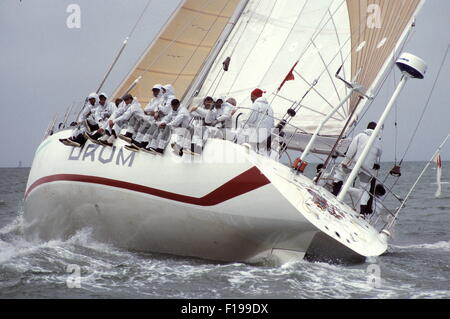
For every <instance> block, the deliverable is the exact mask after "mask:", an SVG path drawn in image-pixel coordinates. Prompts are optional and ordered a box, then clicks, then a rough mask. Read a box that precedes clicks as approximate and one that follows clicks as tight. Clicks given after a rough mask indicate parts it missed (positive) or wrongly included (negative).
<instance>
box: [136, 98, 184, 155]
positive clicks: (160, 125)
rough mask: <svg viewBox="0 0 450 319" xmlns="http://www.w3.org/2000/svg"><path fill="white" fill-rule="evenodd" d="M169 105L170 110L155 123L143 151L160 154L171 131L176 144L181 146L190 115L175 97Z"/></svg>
mask: <svg viewBox="0 0 450 319" xmlns="http://www.w3.org/2000/svg"><path fill="white" fill-rule="evenodd" d="M171 107H172V111H171V112H170V113H169V114H168V115H167V116H165V117H164V118H163V119H162V120H161V121H160V122H157V123H156V124H157V129H156V130H155V132H154V133H153V135H152V138H151V140H150V143H149V146H148V147H147V148H145V149H143V150H144V151H146V152H148V153H153V154H159V155H162V154H163V153H164V149H165V148H166V146H167V143H168V142H169V139H170V136H171V132H172V131H173V133H174V134H177V141H176V144H178V145H181V146H183V144H184V143H183V142H184V141H183V140H182V139H183V137H184V131H185V130H186V128H187V127H188V125H189V122H190V120H191V115H190V114H189V111H188V110H187V109H186V107H181V106H180V101H179V100H177V99H174V100H172V102H171ZM177 129H180V130H177Z"/></svg>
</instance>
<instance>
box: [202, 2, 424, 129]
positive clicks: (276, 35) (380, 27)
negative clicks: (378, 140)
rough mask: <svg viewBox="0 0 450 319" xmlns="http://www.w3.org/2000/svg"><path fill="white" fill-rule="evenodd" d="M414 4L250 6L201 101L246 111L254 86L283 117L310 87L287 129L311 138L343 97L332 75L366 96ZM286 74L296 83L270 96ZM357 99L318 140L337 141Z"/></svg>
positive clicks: (403, 30) (406, 25) (398, 41)
mask: <svg viewBox="0 0 450 319" xmlns="http://www.w3.org/2000/svg"><path fill="white" fill-rule="evenodd" d="M421 4H422V1H420V0H408V1H403V0H402V1H390V0H373V1H360V0H314V1H313V0H283V1H274V0H252V1H250V3H249V5H248V6H247V8H248V10H247V11H246V12H245V13H244V14H243V15H242V16H241V18H240V20H239V22H238V24H237V25H236V27H235V29H234V31H233V33H232V35H231V36H230V37H229V40H228V43H227V44H226V45H225V46H224V48H223V49H222V52H221V54H220V55H219V58H218V59H217V60H216V63H215V65H214V66H213V68H212V69H211V72H210V74H209V76H208V78H207V79H206V81H205V83H204V85H203V87H202V89H201V91H200V96H205V95H215V96H219V95H227V96H232V97H234V98H236V99H237V101H238V104H239V106H243V107H250V106H251V101H250V92H251V91H252V90H253V89H254V88H256V87H259V88H261V89H263V90H265V91H267V97H268V98H269V101H271V102H272V107H273V108H274V111H275V116H276V117H279V118H282V117H283V116H284V115H285V114H286V111H287V110H288V109H289V108H290V107H292V105H295V103H298V102H299V101H300V99H301V97H302V96H303V95H304V94H305V92H307V91H308V89H310V88H311V86H312V85H313V83H315V81H317V84H315V85H314V88H313V89H311V90H310V93H309V94H307V96H306V97H305V98H304V99H303V101H302V103H301V105H302V106H301V107H300V109H299V111H298V112H297V115H296V116H295V117H294V118H293V119H292V120H291V122H290V123H291V124H293V125H295V126H297V127H299V128H301V129H302V130H303V131H304V132H306V133H312V132H314V130H315V128H316V127H317V126H318V124H319V123H320V121H321V120H322V119H323V118H324V117H325V115H326V114H327V113H329V112H330V111H331V110H332V108H333V107H335V106H336V105H338V104H339V103H340V102H341V101H342V100H343V98H344V97H345V96H346V95H347V93H348V88H347V87H346V86H345V85H344V83H343V82H342V81H340V80H338V79H337V78H336V77H335V76H334V75H335V73H336V71H337V70H338V69H339V68H340V67H341V66H342V69H341V73H340V75H341V77H343V78H344V79H346V80H347V81H349V82H350V81H357V82H358V83H359V84H361V85H362V86H363V87H364V88H366V89H367V90H368V91H369V93H373V92H374V91H375V89H376V87H377V84H378V83H379V82H380V80H381V79H382V75H383V74H384V72H385V71H386V70H387V69H388V66H389V63H390V62H391V60H392V57H393V53H394V52H395V50H396V49H398V46H399V45H400V44H401V43H402V41H403V40H404V38H405V36H406V34H407V31H408V30H409V28H410V26H411V24H412V22H413V19H414V16H415V14H416V13H417V11H418V9H419V8H420V6H421ZM228 56H229V57H231V64H230V68H229V71H228V72H224V71H223V70H222V62H223V60H224V59H225V58H226V57H228ZM294 65H295V67H294ZM293 67H294V68H293ZM291 69H292V70H293V72H292V75H293V76H294V78H295V80H293V81H288V82H285V84H284V86H283V87H282V88H281V90H280V91H279V92H277V90H278V88H279V86H280V84H281V83H282V82H283V80H284V79H285V78H286V76H287V75H288V73H289V71H290V70H291ZM277 93H278V94H277ZM358 100H359V98H358V96H357V95H356V94H355V96H354V97H353V98H352V99H350V100H349V101H348V103H346V105H345V107H344V108H343V109H342V110H341V111H340V112H338V114H336V115H335V116H333V117H332V118H331V119H330V121H329V122H328V123H327V124H326V125H325V126H324V128H323V130H322V131H321V135H325V136H338V135H339V134H340V133H341V131H342V129H343V127H344V125H345V124H346V122H347V120H348V118H349V117H350V115H351V113H352V110H353V109H354V108H355V107H356V105H357V103H358ZM363 106H364V103H361V104H360V106H359V107H358V109H357V110H356V112H355V115H354V116H355V118H357V116H358V114H359V112H360V111H361V109H362V107H363Z"/></svg>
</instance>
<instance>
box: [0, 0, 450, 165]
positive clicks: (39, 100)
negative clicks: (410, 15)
mask: <svg viewBox="0 0 450 319" xmlns="http://www.w3.org/2000/svg"><path fill="white" fill-rule="evenodd" d="M178 3H179V0H152V2H151V4H150V7H149V9H148V10H147V11H146V12H145V15H144V16H143V19H142V20H141V22H140V23H139V25H138V26H137V28H136V30H135V32H134V33H133V36H132V38H131V39H130V41H129V44H128V46H127V48H126V49H125V51H124V53H123V54H122V56H121V58H120V60H119V61H118V63H117V65H116V67H115V68H114V70H113V72H112V73H111V76H110V77H109V78H108V81H107V82H106V84H105V86H104V88H103V91H105V92H108V93H110V94H111V93H112V92H113V91H114V89H115V88H116V87H117V86H118V84H119V83H120V82H121V80H122V79H123V77H124V76H125V75H126V74H127V73H128V72H129V71H130V69H131V68H132V67H133V65H134V64H135V62H136V60H137V59H138V58H139V56H140V55H141V54H142V52H143V51H144V50H145V48H146V47H147V46H148V44H149V42H150V41H151V39H153V38H154V37H155V36H156V34H157V33H158V31H159V30H160V28H161V27H162V25H163V23H164V22H165V21H166V19H167V17H168V16H169V15H170V14H171V13H172V11H173V10H174V9H175V8H176V7H177V5H178ZM71 4H76V5H77V6H78V7H79V8H80V25H79V28H78V27H75V28H69V27H68V24H67V21H68V18H69V17H70V16H71V14H72V13H73V11H69V12H68V11H67V10H68V7H69V6H70V5H71ZM146 4H147V0H127V1H125V0H68V1H66V0H22V1H19V0H1V1H0V35H1V36H0V50H1V51H0V52H1V53H0V54H1V59H0V96H1V97H2V102H0V105H1V110H2V114H1V116H0V132H1V136H2V138H1V139H0V149H1V150H2V151H1V155H0V167H17V165H18V163H19V161H21V162H22V166H31V163H32V160H33V156H34V152H35V150H36V148H37V147H38V145H39V144H40V143H41V141H42V138H43V136H44V132H45V129H46V128H47V126H48V124H49V122H50V121H51V120H52V118H53V117H54V116H55V114H56V113H57V114H58V117H59V118H62V116H63V115H64V113H65V111H66V109H67V108H68V107H69V106H71V105H72V104H75V105H76V111H78V110H79V107H80V104H79V103H81V100H82V99H84V97H85V96H86V95H87V94H88V93H90V92H92V91H95V90H96V89H97V87H98V85H99V84H100V82H101V80H102V79H103V76H104V75H105V73H106V71H107V70H108V68H109V66H110V65H111V63H112V61H113V60H114V58H115V56H116V54H117V52H118V50H119V49H120V47H121V45H122V42H123V40H124V39H125V37H126V36H127V35H128V34H129V33H130V31H131V29H132V28H133V26H134V24H135V23H136V21H137V20H138V18H139V16H140V14H141V13H142V11H143V9H144V7H145V6H146ZM69 21H72V22H73V23H75V25H71V26H78V25H76V22H77V21H75V20H71V19H69ZM449 42H450V1H448V0H428V1H427V2H426V3H425V5H424V7H423V9H422V11H421V13H420V14H419V16H418V18H417V26H416V28H415V31H414V34H413V36H412V38H411V40H410V41H409V42H408V44H407V46H406V47H405V51H407V52H411V53H413V54H415V55H417V56H419V57H421V58H423V59H424V60H425V61H426V62H427V63H428V66H429V69H428V73H427V76H426V78H425V79H424V80H412V81H409V83H408V84H407V87H406V88H405V89H404V91H403V92H402V94H401V95H400V98H399V99H398V102H397V109H396V110H393V111H392V113H391V116H390V117H389V119H388V121H387V122H386V125H385V129H384V131H383V158H382V159H383V161H393V160H394V159H395V158H397V159H401V158H402V156H403V153H404V151H405V150H406V147H407V145H408V143H409V140H410V138H411V135H412V134H413V131H414V129H415V128H416V126H417V123H418V120H419V118H420V116H421V113H422V110H423V109H424V107H425V104H426V102H427V99H428V97H429V94H430V91H431V88H432V86H433V84H434V81H435V79H436V76H437V74H438V69H439V66H440V64H441V62H442V59H443V57H444V54H445V50H446V48H447V46H448V44H449ZM441 72H442V74H441V77H440V79H439V82H438V83H437V86H436V88H435V92H434V94H433V96H432V99H431V103H430V105H429V106H428V109H427V112H426V113H425V116H424V118H423V120H422V122H421V125H420V126H419V130H418V133H417V136H416V138H415V140H414V141H413V144H412V145H411V148H410V150H409V152H408V153H407V156H406V157H405V161H421V160H429V159H430V157H431V156H432V155H433V153H434V152H435V150H436V149H437V147H438V146H439V144H440V143H441V142H442V140H443V139H444V138H445V137H446V136H447V134H449V133H450V123H449V122H450V81H449V80H448V75H449V74H450V58H448V59H447V60H446V62H445V64H444V68H443V70H442V71H441ZM395 74H396V76H395V78H394V76H391V77H390V78H388V80H387V81H386V85H385V86H384V87H383V90H382V91H381V92H380V94H379V95H378V97H377V99H376V100H375V102H374V104H373V106H372V107H371V109H370V110H369V111H368V112H367V114H366V116H365V117H364V118H363V119H362V120H361V122H360V124H359V126H358V127H357V130H356V131H359V130H362V129H364V128H365V126H366V125H367V123H368V122H370V121H377V119H378V118H379V116H380V115H381V112H382V110H383V108H384V106H385V105H386V104H387V102H388V100H389V97H390V96H391V94H392V93H393V91H394V89H395V85H396V84H395V82H394V80H396V81H398V80H399V77H400V75H399V73H398V72H396V73H395ZM395 114H397V123H398V129H397V130H395V129H394V122H395ZM395 136H397V138H396V137H395ZM395 150H397V151H395ZM441 154H442V157H443V160H450V142H449V143H448V144H447V146H446V148H445V149H444V150H443V151H442V153H441Z"/></svg>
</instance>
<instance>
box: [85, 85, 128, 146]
mask: <svg viewBox="0 0 450 319" xmlns="http://www.w3.org/2000/svg"><path fill="white" fill-rule="evenodd" d="M98 98H99V105H98V107H97V109H96V111H95V115H94V118H95V121H96V123H97V125H98V127H99V128H98V129H97V130H96V131H95V133H89V132H85V133H84V135H85V137H86V138H88V139H89V140H91V141H92V142H93V143H98V141H97V139H99V138H100V137H101V136H102V135H103V134H104V132H105V126H107V121H108V119H109V118H110V117H111V115H112V114H113V113H114V111H115V110H116V109H117V106H118V103H117V100H116V103H113V102H107V100H108V95H107V94H106V93H100V95H99V96H98ZM118 100H119V101H120V102H121V101H122V100H121V99H118ZM120 102H119V103H120Z"/></svg>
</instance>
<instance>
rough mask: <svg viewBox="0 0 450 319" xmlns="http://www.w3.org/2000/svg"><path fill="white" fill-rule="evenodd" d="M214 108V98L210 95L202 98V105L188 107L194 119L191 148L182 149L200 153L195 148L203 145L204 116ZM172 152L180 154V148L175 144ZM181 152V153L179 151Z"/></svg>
mask: <svg viewBox="0 0 450 319" xmlns="http://www.w3.org/2000/svg"><path fill="white" fill-rule="evenodd" d="M212 108H214V99H213V98H212V97H211V96H207V97H205V98H204V99H203V105H202V106H198V105H197V106H193V107H191V108H190V110H189V111H190V112H191V116H193V118H194V120H193V122H192V125H191V128H192V131H193V133H192V141H191V149H190V152H189V150H184V151H187V152H188V153H192V154H196V153H200V151H197V149H201V148H202V147H203V133H204V131H205V125H206V123H205V118H206V115H207V114H208V112H209V111H210V110H211V109H212ZM173 148H174V152H175V153H176V154H179V155H182V152H181V149H179V148H177V147H176V145H174V146H173ZM180 152H181V153H180Z"/></svg>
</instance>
